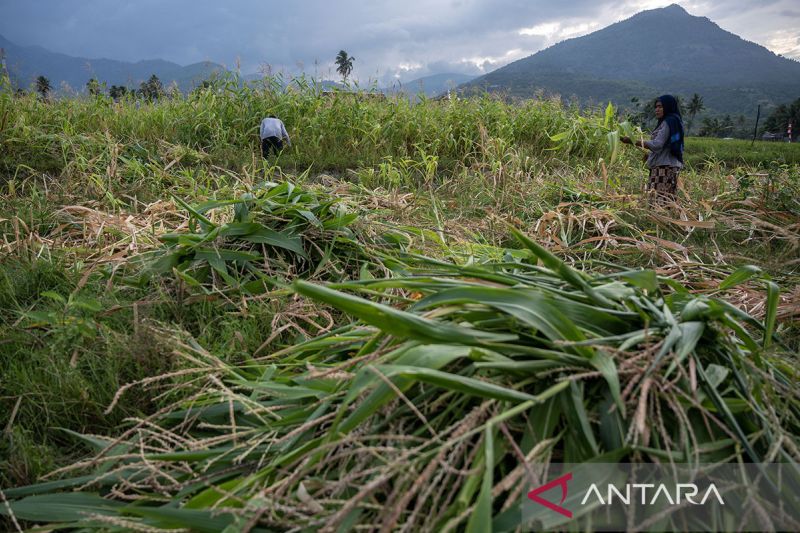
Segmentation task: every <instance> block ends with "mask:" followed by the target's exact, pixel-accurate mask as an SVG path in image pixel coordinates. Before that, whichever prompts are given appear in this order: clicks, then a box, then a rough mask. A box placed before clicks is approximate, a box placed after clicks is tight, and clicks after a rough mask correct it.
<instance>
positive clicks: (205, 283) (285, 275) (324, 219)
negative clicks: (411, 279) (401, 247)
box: [129, 181, 379, 294]
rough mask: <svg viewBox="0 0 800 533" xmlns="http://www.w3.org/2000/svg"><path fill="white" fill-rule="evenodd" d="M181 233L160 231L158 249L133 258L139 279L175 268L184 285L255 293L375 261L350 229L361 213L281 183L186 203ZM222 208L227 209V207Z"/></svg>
mask: <svg viewBox="0 0 800 533" xmlns="http://www.w3.org/2000/svg"><path fill="white" fill-rule="evenodd" d="M174 200H175V202H176V203H177V204H178V205H179V206H181V207H182V208H183V209H185V210H186V211H187V212H188V213H189V223H188V227H186V228H185V229H184V230H183V231H177V232H174V233H167V234H163V235H161V236H160V237H159V239H160V240H161V241H162V242H163V243H164V246H163V247H162V248H161V249H158V250H155V251H153V252H148V253H146V254H142V255H141V256H139V257H137V258H135V261H134V262H135V263H137V264H139V265H140V267H141V268H140V273H139V276H138V278H134V279H133V280H130V279H129V281H138V282H143V281H147V280H149V279H150V278H152V277H153V276H154V275H161V274H168V273H173V272H174V274H175V275H176V276H177V277H179V278H180V279H181V280H182V281H183V282H185V283H186V285H187V286H189V287H193V288H195V289H199V290H203V291H206V292H208V291H210V290H212V289H219V288H229V289H234V290H241V291H244V292H246V293H250V294H253V293H258V292H263V291H264V290H266V289H268V288H270V287H273V286H274V285H275V284H276V283H280V282H281V280H287V279H291V278H293V277H295V276H304V277H314V276H321V275H322V274H323V273H325V274H326V276H327V278H328V279H339V278H345V277H348V275H354V276H355V277H358V273H359V272H360V269H361V268H362V267H365V265H366V266H367V267H368V266H369V265H367V264H369V263H376V262H379V260H378V259H377V256H376V255H373V256H370V255H368V252H367V243H366V242H365V240H364V239H363V238H362V237H361V236H360V235H359V234H357V232H356V231H354V230H353V229H352V227H351V226H352V224H353V222H354V221H355V220H356V219H357V218H358V214H357V213H355V212H352V211H350V210H348V208H347V207H346V206H345V204H344V203H343V202H342V201H340V200H338V199H337V198H335V197H333V196H329V195H326V194H321V193H320V194H318V193H316V192H314V191H312V190H310V189H304V188H301V187H297V186H295V185H294V184H292V183H290V182H288V181H286V182H283V183H281V184H275V183H267V184H265V185H264V186H262V187H259V188H257V189H256V190H255V191H254V192H253V193H246V194H243V195H241V196H240V197H239V198H237V199H230V200H212V201H208V202H205V203H202V204H199V205H194V206H192V205H189V204H188V203H186V202H185V201H183V200H181V199H180V198H177V197H174ZM226 210H227V211H226Z"/></svg>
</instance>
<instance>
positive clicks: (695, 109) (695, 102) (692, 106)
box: [686, 93, 706, 133]
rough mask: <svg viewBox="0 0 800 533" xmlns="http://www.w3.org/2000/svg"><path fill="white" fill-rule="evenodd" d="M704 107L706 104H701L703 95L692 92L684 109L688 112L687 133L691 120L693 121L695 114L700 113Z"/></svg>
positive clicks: (690, 127) (690, 126)
mask: <svg viewBox="0 0 800 533" xmlns="http://www.w3.org/2000/svg"><path fill="white" fill-rule="evenodd" d="M705 108H706V106H705V104H703V97H702V96H700V95H699V94H697V93H694V94H693V95H692V99H691V100H689V107H688V108H687V109H686V112H687V113H688V114H689V122H688V124H686V131H687V133H688V132H689V130H691V129H692V122H693V121H694V117H695V115H697V114H698V113H700V112H701V111H702V110H703V109H705Z"/></svg>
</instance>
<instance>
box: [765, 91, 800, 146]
mask: <svg viewBox="0 0 800 533" xmlns="http://www.w3.org/2000/svg"><path fill="white" fill-rule="evenodd" d="M789 124H792V125H793V126H794V128H793V132H792V137H794V138H796V137H797V134H798V127H800V98H798V99H797V100H795V101H794V102H792V103H790V104H781V105H779V106H778V107H777V108H776V109H775V111H773V112H772V113H771V114H770V116H768V117H767V120H766V121H765V122H764V130H765V131H770V132H774V133H779V134H781V133H786V131H787V129H788V126H789Z"/></svg>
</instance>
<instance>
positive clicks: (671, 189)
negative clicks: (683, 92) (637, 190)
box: [620, 94, 683, 205]
mask: <svg viewBox="0 0 800 533" xmlns="http://www.w3.org/2000/svg"><path fill="white" fill-rule="evenodd" d="M656 118H657V119H658V124H657V125H656V129H654V130H653V134H652V137H651V139H650V140H649V141H632V140H631V139H630V137H623V138H622V139H620V140H621V141H622V142H624V143H627V144H633V145H634V146H640V147H642V148H646V149H648V150H650V154H649V155H648V156H647V167H648V168H649V169H650V179H649V181H648V183H647V189H648V191H655V196H656V203H657V204H659V205H664V204H667V203H670V202H674V201H676V200H677V198H678V196H677V194H678V174H679V173H680V171H681V169H682V168H683V120H681V112H680V111H679V110H678V101H677V100H675V98H674V97H673V96H671V95H669V94H665V95H664V96H659V97H658V100H656Z"/></svg>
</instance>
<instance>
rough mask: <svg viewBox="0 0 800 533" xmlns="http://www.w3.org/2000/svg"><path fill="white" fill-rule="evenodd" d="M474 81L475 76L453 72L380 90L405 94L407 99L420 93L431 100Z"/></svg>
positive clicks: (433, 75)
mask: <svg viewBox="0 0 800 533" xmlns="http://www.w3.org/2000/svg"><path fill="white" fill-rule="evenodd" d="M473 79H475V76H470V75H469V74H458V73H455V72H443V73H440V74H432V75H430V76H423V77H421V78H417V79H415V80H411V81H408V82H406V83H402V84H398V85H397V86H393V87H387V88H385V89H382V91H383V92H384V93H386V94H398V93H405V94H407V95H408V96H409V97H414V96H417V95H418V94H420V93H422V94H424V95H425V96H426V97H428V98H431V97H434V96H439V95H441V94H444V93H446V92H447V91H449V90H453V89H455V88H456V87H458V86H459V85H461V84H464V83H467V82H469V81H471V80H473Z"/></svg>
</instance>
